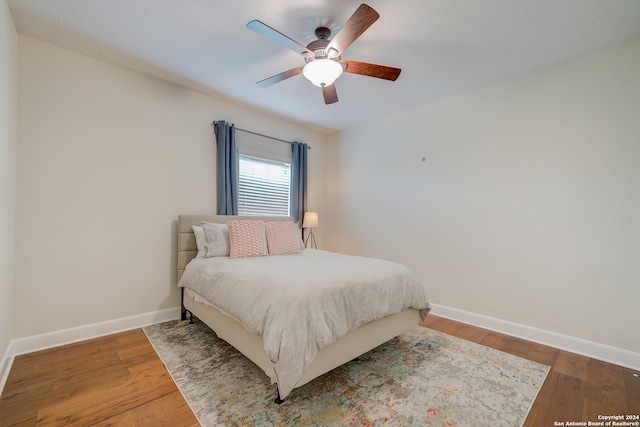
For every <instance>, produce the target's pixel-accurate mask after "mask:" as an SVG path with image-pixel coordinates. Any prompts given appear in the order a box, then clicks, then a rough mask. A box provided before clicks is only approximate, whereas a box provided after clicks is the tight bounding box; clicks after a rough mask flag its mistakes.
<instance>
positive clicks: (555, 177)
mask: <svg viewBox="0 0 640 427" xmlns="http://www.w3.org/2000/svg"><path fill="white" fill-rule="evenodd" d="M639 76H640V39H638V40H635V41H632V42H629V43H625V44H621V45H618V46H615V47H612V48H609V49H606V50H603V51H600V52H597V53H594V54H592V55H589V56H585V57H581V58H577V59H575V60H572V61H569V62H566V63H563V64H560V65H557V66H554V67H552V68H548V69H544V70H541V71H539V72H535V73H531V74H528V75H525V76H522V77H518V78H515V79H512V80H509V81H505V82H501V83H498V84H495V85H492V86H489V87H486V88H483V89H480V90H477V91H474V92H471V93H467V94H463V95H459V96H456V97H453V98H450V99H446V100H443V101H439V102H436V103H433V104H430V105H425V106H423V107H420V108H417V109H414V110H412V111H409V112H405V113H399V114H397V115H394V116H392V117H387V118H385V120H382V121H376V122H372V123H368V124H366V125H363V126H359V127H356V128H353V129H350V130H348V131H345V132H342V133H341V135H340V136H339V138H338V140H337V141H336V142H330V144H329V146H330V150H329V151H328V154H327V156H328V158H331V159H332V162H331V163H330V168H332V169H333V173H334V174H335V175H336V176H338V177H339V178H338V179H333V180H332V181H331V182H330V184H329V187H328V194H329V195H330V198H329V203H330V205H331V206H332V207H335V206H338V207H339V208H338V210H337V211H336V213H335V217H334V218H333V220H334V227H333V228H332V229H331V231H332V234H331V236H330V246H331V247H332V248H333V249H336V250H342V251H346V252H349V253H358V254H364V255H371V256H378V257H382V258H389V259H393V260H397V261H400V262H403V263H405V264H406V265H408V266H409V267H410V268H412V269H414V270H415V271H416V273H417V274H418V275H419V277H420V278H421V279H422V280H423V281H424V282H425V283H426V284H427V286H428V288H429V294H430V299H431V301H433V302H434V303H437V304H441V305H444V306H448V307H453V308H457V309H460V310H465V311H468V312H472V313H476V314H481V315H486V316H490V317H493V318H498V319H502V320H506V321H510V322H515V323H519V324H523V325H528V326H532V327H536V328H541V329H544V330H548V331H553V332H557V333H561V334H565V335H570V336H575V337H578V338H583V339H586V340H590V341H594V342H597V343H601V344H606V345H610V346H614V347H618V348H622V349H627V350H631V351H634V352H640V340H639V339H638V331H637V329H638V328H637V325H639V324H640V310H639V309H638V302H639V301H640V258H639V255H640V77H639ZM425 84H437V82H425ZM422 158H424V159H425V161H422Z"/></svg>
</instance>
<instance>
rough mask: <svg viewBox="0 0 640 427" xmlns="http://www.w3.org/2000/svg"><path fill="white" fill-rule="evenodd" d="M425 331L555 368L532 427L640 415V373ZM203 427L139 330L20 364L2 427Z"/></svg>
mask: <svg viewBox="0 0 640 427" xmlns="http://www.w3.org/2000/svg"><path fill="white" fill-rule="evenodd" d="M422 324H423V326H427V327H429V328H432V329H435V330H438V331H441V332H444V333H448V334H450V335H455V336H457V337H460V338H463V339H466V340H469V341H473V342H476V343H479V344H482V345H486V346H488V347H492V348H495V349H497V350H501V351H504V352H507V353H511V354H515V355H517V356H520V357H524V358H527V359H529V360H533V361H535V362H538V363H543V364H545V365H549V366H551V372H550V373H549V375H548V377H547V380H546V381H545V383H544V385H543V387H542V389H541V391H540V393H539V395H538V398H537V399H536V401H535V403H534V405H533V407H532V409H531V412H530V413H529V417H528V418H527V421H526V423H525V424H524V425H525V427H546V426H556V425H559V424H556V423H560V422H567V421H584V422H589V421H592V422H594V421H598V418H597V417H598V415H640V378H639V377H638V376H637V375H638V372H634V371H633V370H631V369H626V368H622V367H620V366H616V365H612V364H608V363H605V362H602V361H599V360H594V359H589V358H587V357H584V356H580V355H576V354H573V353H568V352H565V351H562V350H558V349H555V348H552V347H547V346H544V345H539V344H535V343H531V342H528V341H525V340H522V339H519V338H514V337H510V336H508V335H503V334H499V333H497V332H492V331H488V330H485V329H481V328H477V327H474V326H470V325H465V324H463V323H459V322H455V321H452V320H448V319H444V318H440V317H436V316H429V318H428V319H427V320H426V321H425V322H423V323H422ZM74 423H75V424H76V425H82V426H85V425H101V426H132V427H134V426H154V427H155V426H176V427H181V426H184V427H189V426H197V425H198V422H197V420H196V419H195V417H194V415H193V413H192V412H191V410H190V408H189V407H188V405H187V404H186V402H185V401H184V399H183V397H182V395H181V394H180V392H179V391H178V389H177V388H176V386H175V384H174V383H173V381H172V380H171V377H170V376H169V374H168V373H167V371H166V369H165V368H164V366H163V364H162V362H161V361H160V359H159V358H158V357H157V355H156V353H155V351H154V350H153V347H152V346H151V345H150V344H149V341H148V340H147V338H146V336H145V334H144V332H142V330H140V329H137V330H133V331H128V332H122V333H119V334H114V335H110V336H107V337H102V338H96V339H93V340H88V341H84V342H80V343H75V344H70V345H66V346H62V347H57V348H53V349H49V350H44V351H39V352H35V353H31V354H26V355H22V356H18V357H16V358H15V360H14V363H13V366H12V367H11V372H10V373H9V378H8V379H7V383H6V385H5V388H4V390H3V392H2V396H1V397H0V427H5V426H41V425H42V426H45V425H47V426H49V425H50V426H59V425H67V424H74Z"/></svg>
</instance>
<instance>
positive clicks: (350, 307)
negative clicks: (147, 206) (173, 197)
mask: <svg viewBox="0 0 640 427" xmlns="http://www.w3.org/2000/svg"><path fill="white" fill-rule="evenodd" d="M178 285H179V286H182V287H186V288H188V289H191V290H192V291H194V292H195V293H196V294H198V295H200V296H202V297H203V298H204V299H206V300H207V301H208V303H210V305H212V306H214V307H216V308H218V309H219V310H221V311H222V312H223V313H225V314H227V315H229V316H231V317H233V318H234V319H236V320H237V321H239V322H240V323H242V324H243V325H244V326H245V327H246V328H247V329H248V330H249V331H251V332H253V333H255V334H258V335H260V336H262V341H263V343H264V348H265V351H266V353H267V354H268V355H269V357H270V358H271V360H272V361H273V362H274V364H275V373H276V376H277V379H278V390H279V393H280V397H281V398H283V399H284V398H285V397H286V396H287V395H288V394H289V393H290V392H291V390H292V389H293V388H294V387H295V385H296V383H297V382H298V381H299V380H300V379H301V378H302V377H303V376H304V373H305V371H306V369H307V367H308V366H309V364H310V363H311V362H312V361H313V359H314V358H315V356H316V354H317V353H318V351H319V350H321V349H322V348H324V347H326V346H327V345H329V344H331V343H333V342H334V341H336V340H337V339H338V338H340V337H342V336H344V335H346V334H347V333H348V332H350V331H352V330H354V329H357V328H358V327H359V326H361V325H363V324H365V323H368V322H371V321H373V320H377V319H380V318H383V317H385V316H388V315H390V314H394V313H399V312H400V311H402V310H404V309H406V308H415V309H419V310H421V311H420V314H421V316H422V317H423V318H424V317H426V315H427V313H428V311H429V309H430V307H429V303H428V302H427V298H426V295H425V291H424V288H423V286H422V285H421V284H420V283H419V282H418V280H417V279H416V277H415V275H414V274H413V273H412V272H411V270H409V269H407V268H406V267H404V266H402V265H400V264H397V263H394V262H390V261H383V260H379V259H373V258H364V257H356V256H348V255H342V254H336V253H331V252H326V251H321V250H304V251H302V253H300V254H299V255H281V256H268V257H258V258H240V259H229V258H227V257H216V258H196V259H194V260H192V261H191V262H190V263H189V264H188V265H187V267H186V269H185V271H184V274H183V275H182V278H181V280H180V283H179V284H178Z"/></svg>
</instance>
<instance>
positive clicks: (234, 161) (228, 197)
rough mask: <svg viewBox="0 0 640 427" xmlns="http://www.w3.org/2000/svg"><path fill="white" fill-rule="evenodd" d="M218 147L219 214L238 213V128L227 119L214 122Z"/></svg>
mask: <svg viewBox="0 0 640 427" xmlns="http://www.w3.org/2000/svg"><path fill="white" fill-rule="evenodd" d="M213 128H214V131H215V134H216V147H217V150H216V152H217V157H218V159H217V168H218V169H217V189H218V190H217V191H218V196H217V197H218V215H237V214H238V151H237V149H236V128H235V126H234V125H233V124H229V123H227V122H225V121H219V122H214V125H213Z"/></svg>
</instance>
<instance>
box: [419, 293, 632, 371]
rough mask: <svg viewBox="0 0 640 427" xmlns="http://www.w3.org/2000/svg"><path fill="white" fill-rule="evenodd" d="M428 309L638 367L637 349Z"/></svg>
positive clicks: (448, 309)
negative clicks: (634, 350)
mask: <svg viewBox="0 0 640 427" xmlns="http://www.w3.org/2000/svg"><path fill="white" fill-rule="evenodd" d="M431 308H432V309H431V313H433V314H434V315H436V316H440V317H444V318H447V319H451V320H455V321H458V322H462V323H466V324H469V325H473V326H478V327H480V328H483V329H489V330H491V331H495V332H500V333H503V334H506V335H510V336H512V337H517V338H522V339H524V340H527V341H533V342H536V343H538V344H544V345H548V346H550V347H554V348H557V349H560V350H565V351H568V352H571V353H576V354H580V355H583V356H587V357H590V358H592V359H598V360H602V361H604V362H608V363H613V364H615V365H619V366H623V367H625V368H629V369H633V370H640V353H635V352H633V351H629V350H625V349H622V348H617V347H612V346H608V345H604V344H599V343H596V342H593V341H587V340H584V339H581V338H576V337H572V336H569V335H563V334H559V333H556V332H551V331H547V330H544V329H538V328H534V327H531V326H526V325H522V324H519V323H513V322H509V321H506V320H500V319H496V318H493V317H488V316H484V315H481V314H476V313H471V312H468V311H464V310H459V309H457V308H451V307H447V306H444V305H439V304H433V303H432V304H431Z"/></svg>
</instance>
